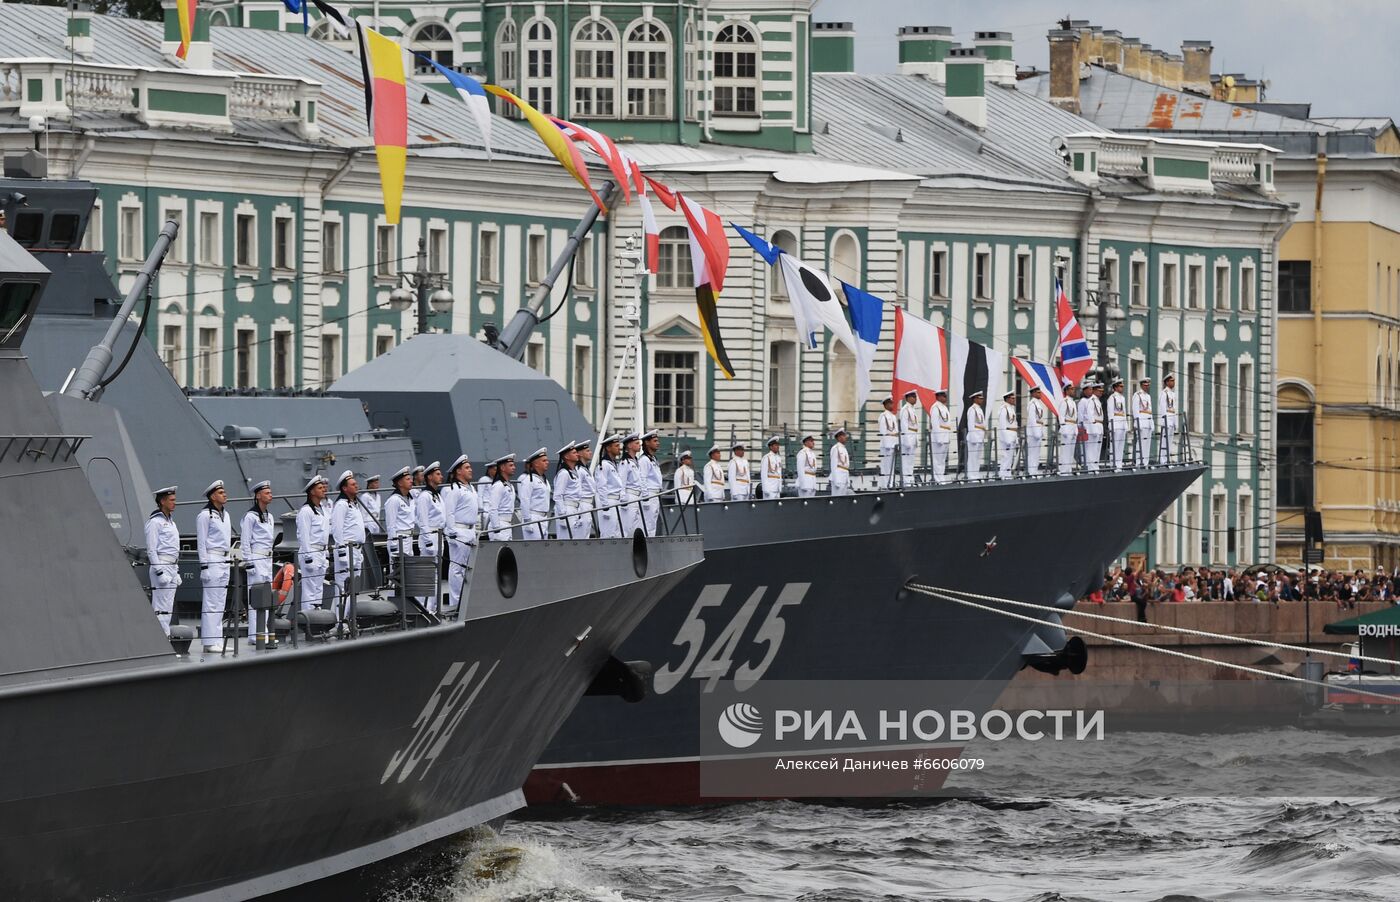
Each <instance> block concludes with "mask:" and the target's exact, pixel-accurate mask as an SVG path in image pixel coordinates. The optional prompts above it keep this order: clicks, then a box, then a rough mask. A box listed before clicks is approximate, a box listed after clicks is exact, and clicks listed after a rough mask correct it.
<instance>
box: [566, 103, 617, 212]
mask: <svg viewBox="0 0 1400 902" xmlns="http://www.w3.org/2000/svg"><path fill="white" fill-rule="evenodd" d="M549 118H550V121H551V122H553V123H554V124H555V125H557V126H559V130H560V131H562V132H563V133H564V137H566V138H568V139H569V140H570V141H582V142H583V143H585V144H587V145H588V146H589V147H591V148H593V152H594V153H596V154H597V155H598V156H600V157H602V158H603V162H604V163H607V164H608V171H610V172H611V173H612V176H613V178H614V179H615V180H616V181H617V187H618V190H619V191H621V192H622V202H623V203H631V202H632V191H631V187H630V180H631V175H632V174H631V173H630V172H629V171H628V170H627V164H626V162H625V161H624V159H623V156H622V151H620V150H618V149H617V145H616V144H614V143H613V139H612V138H609V137H608V136H607V135H605V134H603V133H602V132H600V131H595V130H594V129H591V128H589V127H588V126H586V125H578V124H576V123H573V122H569V121H568V120H566V119H560V118H559V117H557V116H550V117H549Z"/></svg>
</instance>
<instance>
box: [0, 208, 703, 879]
mask: <svg viewBox="0 0 1400 902" xmlns="http://www.w3.org/2000/svg"><path fill="white" fill-rule="evenodd" d="M21 187H22V188H24V189H29V190H26V191H24V192H23V193H24V194H26V195H28V196H32V197H35V198H36V201H37V198H38V192H39V191H40V189H41V188H42V185H40V184H33V185H28V184H26V185H23V186H21ZM74 187H75V189H79V190H86V189H83V188H82V186H74ZM30 190H32V191H33V192H35V193H33V194H30ZM58 209H60V210H63V209H67V210H71V209H72V208H71V207H61V208H58ZM23 212H24V213H27V214H35V215H38V216H40V217H41V221H39V222H38V223H34V222H29V223H21V225H22V227H23V228H24V229H26V230H30V229H34V228H35V227H37V231H25V232H23V237H25V238H27V239H32V240H30V241H29V242H28V243H30V244H33V245H35V246H40V245H45V246H47V247H49V248H50V249H52V247H53V245H52V244H51V243H50V244H46V242H49V241H50V238H49V236H50V235H52V234H55V231H54V221H53V213H54V208H45V207H42V206H40V205H39V204H38V203H37V202H36V203H34V204H31V205H30V206H28V207H25V208H24V210H23ZM18 218H19V217H16V216H14V215H13V211H12V215H11V216H9V222H8V229H7V230H4V231H0V424H3V427H0V429H2V430H3V432H4V434H3V435H0V531H3V534H4V536H5V541H4V542H3V543H0V610H3V612H4V615H5V627H6V628H5V629H4V630H3V631H0V896H3V897H4V898H7V899H82V900H90V899H143V900H144V899H150V900H162V899H247V898H252V897H255V896H260V895H264V894H267V893H272V892H276V891H280V890H286V889H289V888H294V887H301V886H304V885H306V884H310V883H313V882H314V881H317V880H320V879H323V878H327V877H330V876H332V875H335V874H339V873H344V872H346V871H349V870H351V869H355V868H360V867H362V866H365V865H368V864H372V863H374V862H377V861H381V860H384V859H387V858H389V857H391V856H395V855H398V854H400V853H403V852H406V851H409V850H412V849H415V848H417V847H420V846H422V845H424V844H427V843H430V842H433V841H436V840H439V839H441V838H443V837H445V836H448V835H451V834H454V833H457V832H460V831H462V830H465V829H467V828H470V827H473V826H475V825H479V824H483V823H488V822H493V821H499V820H500V819H501V818H502V817H503V816H504V815H506V814H507V813H509V812H510V811H512V810H515V809H517V808H519V807H520V806H521V805H523V804H524V798H523V795H522V792H521V786H522V784H523V782H524V780H525V778H526V775H527V774H528V772H529V770H530V768H531V766H532V765H533V764H534V762H535V760H536V759H537V758H538V756H539V755H540V753H541V752H542V750H543V748H544V746H545V744H546V743H547V742H548V740H549V738H550V737H551V736H552V735H553V733H554V731H555V730H556V729H557V728H558V726H559V725H560V724H561V723H562V722H563V720H564V719H565V717H567V716H568V714H569V712H570V711H571V710H572V709H573V707H574V706H575V705H576V703H577V702H578V700H579V699H580V697H582V696H583V694H584V693H585V692H613V693H621V694H624V695H629V696H630V695H633V694H634V693H632V691H631V687H629V686H628V685H627V684H628V673H630V671H629V672H620V669H619V668H618V666H617V662H616V659H615V658H613V656H612V653H613V651H614V650H615V649H616V647H617V645H618V644H619V643H620V642H621V640H622V639H623V637H625V636H626V634H627V633H628V632H630V631H631V630H632V629H633V628H634V627H635V626H636V625H637V624H638V623H639V622H640V620H641V619H642V618H643V617H644V616H645V614H646V613H647V611H648V610H649V609H650V608H651V606H652V605H653V604H654V603H655V602H656V600H657V599H658V598H659V597H660V595H662V594H663V593H664V592H666V591H667V590H669V589H671V588H672V587H674V585H675V584H676V582H677V581H679V580H680V579H681V578H682V577H683V576H684V575H685V574H686V573H687V572H689V571H690V570H691V569H693V568H694V567H695V566H696V565H697V564H698V563H699V561H700V558H701V554H702V541H701V539H700V538H699V537H698V536H697V535H694V534H689V535H687V534H684V533H681V532H677V533H676V534H672V535H669V536H655V537H650V538H648V537H643V536H634V537H632V538H630V539H615V540H579V541H536V542H519V541H486V542H483V543H482V545H481V546H480V548H479V550H478V554H477V561H476V564H475V568H474V570H473V572H472V575H471V579H470V583H469V585H468V588H467V590H466V594H465V598H464V602H463V605H462V606H460V607H459V608H458V609H457V610H456V611H455V612H453V613H452V614H444V615H443V616H441V617H439V616H435V615H433V614H430V613H428V612H427V611H426V610H424V609H423V608H421V607H419V606H417V605H416V604H413V603H412V599H410V598H409V597H408V595H409V594H410V593H409V592H408V591H407V586H401V587H400V591H399V593H398V594H399V596H400V597H399V598H398V599H397V603H395V602H390V601H387V600H384V599H382V598H380V599H372V598H370V597H365V598H364V599H363V605H362V607H360V608H355V607H354V606H353V605H352V608H351V612H350V614H349V615H348V616H349V618H350V619H351V621H352V623H351V626H350V629H349V631H348V632H341V631H327V632H324V633H319V634H317V633H315V632H314V631H312V630H311V629H309V627H310V626H311V624H310V618H309V617H308V618H307V620H306V622H305V625H306V626H307V627H308V629H307V631H306V635H305V636H303V637H302V639H301V641H300V642H297V641H296V638H297V635H298V633H299V632H300V630H293V631H292V633H291V637H292V639H293V643H292V644H290V645H288V644H283V645H282V646H281V647H279V648H276V649H264V648H252V647H249V646H247V645H244V646H243V647H242V648H241V649H239V647H238V644H237V636H238V634H239V633H241V631H242V628H241V627H239V626H237V625H234V626H232V627H227V628H226V632H225V634H224V639H223V642H224V645H223V649H224V650H225V651H226V652H227V651H229V650H230V644H229V640H230V638H231V639H232V643H233V644H232V649H234V653H212V654H211V653H208V652H206V653H205V654H204V655H203V656H191V655H190V654H187V653H183V652H182V648H183V647H186V646H188V644H189V641H190V636H189V634H188V633H186V634H185V638H184V639H183V641H181V638H180V636H179V635H178V630H175V629H172V635H171V636H169V637H168V636H167V635H166V634H165V633H164V631H163V630H162V628H161V627H160V625H159V624H158V622H157V620H156V617H155V615H154V614H153V612H152V610H151V605H150V602H149V600H148V598H147V596H146V594H145V592H144V591H143V589H142V586H141V585H140V582H139V581H138V577H137V575H136V573H135V572H133V566H132V559H131V557H130V556H129V555H128V553H127V549H126V548H125V547H124V545H123V543H122V541H121V535H122V533H123V530H122V529H114V526H115V525H117V524H114V523H113V522H112V521H111V520H110V518H109V516H108V513H107V512H108V510H109V509H110V508H104V506H103V505H102V504H101V503H99V500H98V498H97V495H96V494H95V492H94V491H93V488H92V487H90V485H89V481H90V480H91V481H92V482H93V483H95V484H98V485H101V486H104V487H106V488H107V489H108V490H110V491H111V492H113V493H121V492H123V491H127V490H129V488H130V486H131V485H132V477H129V476H127V477H117V476H115V475H113V474H114V473H115V472H116V471H121V470H124V469H125V468H126V467H128V466H129V467H132V468H134V469H136V470H137V471H138V472H137V474H136V478H137V479H144V477H143V476H141V475H140V473H139V468H140V463H141V462H140V460H139V458H137V457H135V456H131V455H128V456H125V457H117V458H115V459H113V458H109V457H98V456H94V451H93V450H92V449H93V448H97V447H99V446H100V447H102V449H103V450H102V451H99V452H97V453H99V454H105V453H109V452H112V453H115V452H116V451H120V450H122V449H123V448H125V449H126V450H127V451H130V450H131V448H132V445H131V443H130V441H129V438H128V433H126V432H125V430H124V429H123V428H122V412H121V411H120V410H118V409H117V408H116V407H113V406H110V405H106V404H104V403H101V402H99V401H95V400H94V399H96V398H99V396H100V394H101V387H102V385H103V381H104V380H110V379H111V378H113V377H114V376H115V374H117V373H120V372H121V365H120V364H118V366H117V367H116V368H115V369H114V370H113V371H112V372H108V368H107V367H106V366H105V365H104V362H105V361H110V360H112V359H114V357H115V356H116V355H114V354H113V350H114V347H115V346H114V345H112V344H111V343H108V344H105V345H101V346H99V347H98V348H95V349H94V351H93V353H92V354H91V355H89V357H88V359H87V361H86V362H85V363H84V364H83V366H82V368H81V369H80V370H79V371H78V372H77V373H76V375H74V376H73V378H72V379H70V380H69V384H68V386H67V394H54V395H50V396H48V397H46V396H45V395H44V393H43V392H42V390H41V388H40V385H39V383H38V382H37V381H36V379H35V377H34V374H33V372H32V371H31V368H30V363H29V358H28V356H27V352H26V344H25V340H26V337H27V333H28V332H29V331H30V330H31V329H32V328H34V326H35V324H36V322H37V320H38V319H40V318H41V317H36V316H35V314H36V312H37V311H38V310H40V309H42V308H43V306H44V304H45V303H46V302H47V301H48V299H49V295H50V293H51V292H53V291H55V290H61V289H63V288H64V287H65V285H67V286H70V287H71V286H72V285H73V284H74V283H75V281H78V280H79V279H80V275H81V274H79V276H74V274H73V273H72V272H71V271H69V272H64V267H63V265H62V264H63V262H64V261H65V260H67V259H70V257H68V256H67V255H61V254H48V255H46V256H47V257H48V262H50V263H52V264H53V268H54V269H55V270H56V271H58V272H60V273H64V274H63V275H52V274H51V273H50V270H49V268H48V267H46V266H45V265H44V264H43V263H41V262H40V260H39V259H37V258H36V256H35V255H33V254H31V253H29V252H28V251H27V250H26V249H25V248H24V247H22V246H21V244H20V243H18V242H17V241H16V240H15V239H14V238H13V237H12V233H11V230H13V229H14V228H15V227H16V220H17V219H18ZM167 228H168V229H169V230H171V231H172V232H173V229H174V224H169V225H168V227H167ZM79 234H81V230H80V231H79ZM74 256H76V254H75V255H74ZM152 256H153V258H154V257H155V254H154V253H153V255H152ZM148 262H149V261H148ZM143 274H145V272H144V271H143ZM136 293H138V292H137V291H133V293H132V294H133V295H134V294H136ZM132 301H134V297H132V296H130V295H129V296H128V302H132ZM129 306H130V305H129V304H128V305H124V306H123V308H121V309H120V310H115V309H114V310H110V311H107V312H106V316H105V317H104V319H105V325H107V326H108V327H110V334H111V335H112V336H119V335H120V334H121V333H122V332H123V331H125V330H124V329H123V328H122V326H123V324H124V322H125V320H126V318H127V316H128V313H129ZM91 315H92V312H91V310H90V311H89V316H91ZM141 344H145V343H144V342H142V343H141ZM133 347H135V346H133ZM94 361H96V363H95V364H94ZM182 403H184V407H185V408H186V409H188V408H189V406H190V405H189V404H188V403H187V402H182ZM180 415H183V414H181V413H180V412H179V411H168V412H167V416H169V417H170V418H172V419H174V418H176V417H178V416H180ZM82 421H85V422H87V423H89V424H91V425H93V426H97V427H101V428H103V429H104V430H107V431H105V432H104V433H103V434H102V435H101V438H102V439H105V441H99V440H98V439H99V436H98V435H97V434H92V435H88V434H85V433H82V432H77V431H74V430H73V429H72V428H71V427H70V426H66V425H65V422H67V423H72V422H82ZM94 461H98V462H99V463H98V464H94ZM84 464H85V465H86V467H87V468H88V478H86V479H85V478H84V475H83V471H82V470H80V466H83V465H84ZM104 465H105V466H108V467H110V468H111V470H112V471H113V472H112V473H108V472H107V471H106V470H102V471H100V472H96V473H95V472H93V471H94V470H97V469H98V467H99V466H104ZM135 502H136V499H134V498H132V499H129V503H135ZM692 522H693V521H692ZM142 569H144V568H142ZM235 597H237V593H235ZM297 600H298V599H297V592H296V590H295V589H294V590H293V593H292V595H291V596H290V604H291V605H292V606H293V609H295V608H296V606H297ZM386 606H387V615H386ZM301 617H302V615H298V621H299V625H301ZM186 630H188V627H186ZM201 638H206V637H201Z"/></svg>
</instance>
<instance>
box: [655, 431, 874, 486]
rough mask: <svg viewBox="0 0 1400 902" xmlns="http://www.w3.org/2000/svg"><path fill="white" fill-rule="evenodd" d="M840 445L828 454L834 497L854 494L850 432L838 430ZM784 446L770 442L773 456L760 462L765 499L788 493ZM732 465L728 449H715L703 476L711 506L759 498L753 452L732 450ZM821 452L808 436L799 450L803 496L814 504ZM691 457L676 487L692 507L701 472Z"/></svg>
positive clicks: (683, 460)
mask: <svg viewBox="0 0 1400 902" xmlns="http://www.w3.org/2000/svg"><path fill="white" fill-rule="evenodd" d="M834 438H835V440H834V441H833V442H832V445H831V448H830V449H829V450H828V452H827V469H828V470H829V472H830V474H831V476H830V479H828V481H827V483H828V486H829V489H830V491H831V494H833V495H849V494H851V491H852V488H851V450H850V448H849V447H848V446H847V441H848V440H849V439H850V433H848V432H847V431H846V430H845V429H838V430H836V433H835V436H834ZM781 445H782V442H781V440H780V439H779V438H778V437H777V436H773V437H772V438H770V439H768V453H767V454H765V455H763V458H762V459H761V460H760V461H759V479H758V484H759V488H760V489H761V490H762V493H763V497H764V498H777V497H779V496H780V495H782V493H783V483H784V481H785V479H786V477H787V474H786V471H785V466H786V464H785V461H784V459H783V453H782V451H781V450H780V449H781ZM729 451H730V457H729V463H728V464H725V463H724V462H723V461H721V460H720V457H721V455H722V454H723V449H722V448H721V447H720V446H719V445H718V444H716V445H711V446H710V451H709V457H710V459H709V461H708V462H707V463H706V464H705V467H704V469H703V470H702V471H701V483H700V485H699V491H700V493H701V497H702V498H704V500H706V501H724V500H725V493H726V491H727V492H728V500H730V501H747V500H749V499H750V498H753V497H754V493H753V471H752V470H751V469H750V468H749V461H748V459H747V458H746V457H745V455H746V454H747V452H748V449H747V448H746V447H745V446H744V444H743V443H742V442H736V443H735V444H733V445H731V446H730V448H729ZM821 457H822V455H821V452H820V451H818V450H817V437H816V436H815V435H812V434H810V433H809V434H807V435H804V436H803V437H802V447H801V448H799V449H797V496H798V497H799V498H810V497H812V496H813V495H815V494H816V493H817V470H818V469H819V468H820V467H821ZM691 462H692V455H691V453H690V451H688V450H686V451H682V452H681V455H680V463H679V466H677V467H676V472H675V476H674V487H675V497H676V501H677V502H679V503H680V504H689V503H690V502H691V500H692V499H693V498H694V493H695V491H696V489H697V486H696V481H695V470H694V469H693V468H692V465H691Z"/></svg>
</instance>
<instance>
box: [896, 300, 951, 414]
mask: <svg viewBox="0 0 1400 902" xmlns="http://www.w3.org/2000/svg"><path fill="white" fill-rule="evenodd" d="M947 390H948V337H947V334H946V333H945V332H944V331H943V330H942V329H940V328H939V327H938V326H935V325H934V324H933V323H931V322H929V321H928V320H926V319H920V318H919V317H917V316H915V315H914V314H912V313H909V312H908V311H906V310H905V309H904V308H903V307H895V308H894V390H893V391H892V392H891V394H892V395H894V396H895V397H896V398H902V397H904V395H905V394H907V393H908V392H911V391H912V392H916V393H917V394H918V396H919V403H920V404H922V405H923V407H924V409H925V410H928V409H930V408H932V407H933V402H934V400H935V399H934V393H935V392H939V391H947Z"/></svg>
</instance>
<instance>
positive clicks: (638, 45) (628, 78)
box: [622, 19, 673, 119]
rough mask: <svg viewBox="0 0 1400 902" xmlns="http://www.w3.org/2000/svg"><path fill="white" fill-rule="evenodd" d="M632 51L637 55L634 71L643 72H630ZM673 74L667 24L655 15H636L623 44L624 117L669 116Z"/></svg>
mask: <svg viewBox="0 0 1400 902" xmlns="http://www.w3.org/2000/svg"><path fill="white" fill-rule="evenodd" d="M639 35H644V36H645V37H646V40H643V39H642V38H641V37H639ZM658 36H659V37H658ZM634 55H635V56H638V57H639V60H637V61H638V62H639V63H640V66H639V67H638V69H637V71H639V72H641V73H643V74H639V75H633V74H632V73H633V71H634V70H633V65H632V64H633V62H634V59H633V57H634ZM658 58H659V60H660V62H659V63H658V62H657V60H658ZM657 72H659V73H660V74H659V75H657V74H656V73H657ZM672 74H673V73H672V71H671V33H670V31H669V30H668V29H667V28H666V26H665V25H663V24H661V22H660V21H658V20H656V19H638V20H637V21H635V22H632V23H631V24H629V25H628V26H627V30H626V32H625V37H624V40H623V46H622V76H623V91H622V101H623V105H624V106H623V109H624V111H625V113H626V117H627V118H628V119H669V118H671V78H672Z"/></svg>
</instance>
